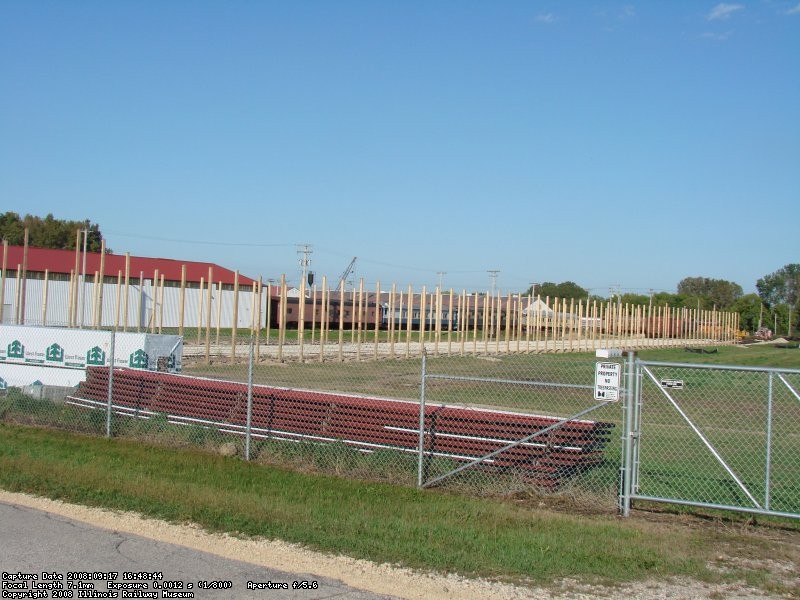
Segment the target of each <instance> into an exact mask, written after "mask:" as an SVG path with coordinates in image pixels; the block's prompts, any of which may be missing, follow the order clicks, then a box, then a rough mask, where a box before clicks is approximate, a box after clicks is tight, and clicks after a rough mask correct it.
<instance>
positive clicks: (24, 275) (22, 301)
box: [17, 227, 29, 325]
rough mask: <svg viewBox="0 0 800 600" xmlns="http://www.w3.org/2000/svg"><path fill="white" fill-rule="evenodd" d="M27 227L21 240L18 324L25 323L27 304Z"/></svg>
mask: <svg viewBox="0 0 800 600" xmlns="http://www.w3.org/2000/svg"><path fill="white" fill-rule="evenodd" d="M28 236H29V232H28V228H27V227H26V228H25V233H24V234H23V240H22V278H21V279H22V287H21V288H20V290H21V291H20V294H19V319H18V320H17V324H18V325H25V305H26V304H27V298H26V295H27V290H28Z"/></svg>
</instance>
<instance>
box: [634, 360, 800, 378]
mask: <svg viewBox="0 0 800 600" xmlns="http://www.w3.org/2000/svg"><path fill="white" fill-rule="evenodd" d="M636 362H637V363H639V364H640V365H645V366H648V367H681V368H686V369H706V370H709V371H713V370H717V371H750V372H753V373H790V374H792V375H800V369H782V368H778V367H742V366H738V365H704V364H697V363H678V362H660V361H655V360H640V359H636Z"/></svg>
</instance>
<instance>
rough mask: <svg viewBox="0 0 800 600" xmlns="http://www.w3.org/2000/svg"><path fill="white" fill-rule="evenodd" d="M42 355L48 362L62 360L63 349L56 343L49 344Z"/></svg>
mask: <svg viewBox="0 0 800 600" xmlns="http://www.w3.org/2000/svg"><path fill="white" fill-rule="evenodd" d="M44 357H45V359H46V360H48V361H50V362H64V349H63V348H62V347H61V346H59V345H58V344H51V345H50V346H48V347H47V351H46V352H45V355H44Z"/></svg>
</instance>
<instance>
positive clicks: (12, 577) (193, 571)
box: [0, 502, 389, 600]
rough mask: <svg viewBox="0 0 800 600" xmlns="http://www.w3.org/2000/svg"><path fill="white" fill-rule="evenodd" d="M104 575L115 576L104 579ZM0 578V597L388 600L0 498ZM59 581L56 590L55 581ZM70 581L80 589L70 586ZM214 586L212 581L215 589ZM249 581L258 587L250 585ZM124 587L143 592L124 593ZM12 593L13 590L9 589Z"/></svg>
mask: <svg viewBox="0 0 800 600" xmlns="http://www.w3.org/2000/svg"><path fill="white" fill-rule="evenodd" d="M76 573H77V574H79V575H78V577H77V578H75V577H74V576H73V577H72V578H70V574H76ZM126 573H132V574H145V575H142V578H136V577H134V576H130V577H126V576H125V574H126ZM107 574H111V576H116V578H115V579H113V580H110V579H108V575H107ZM146 574H156V575H155V577H159V575H158V574H160V578H155V579H151V578H145V577H146ZM32 575H36V577H37V579H35V580H33V579H28V578H26V576H32ZM48 575H49V577H47V576H48ZM0 576H1V577H2V581H0V587H1V588H2V590H1V591H0V595H2V598H31V597H34V598H35V597H40V598H54V597H62V598H81V597H83V598H91V597H116V598H124V597H156V598H166V597H170V596H169V594H168V592H165V590H164V588H165V587H169V586H171V589H170V590H169V591H170V592H182V593H185V594H189V593H191V595H185V596H183V597H189V598H203V599H206V598H262V599H263V598H291V599H303V600H312V599H314V600H316V599H322V598H337V599H343V600H378V599H387V598H389V597H388V596H382V595H379V594H374V593H372V592H366V591H363V590H357V589H355V588H351V587H348V586H346V585H345V584H343V583H342V582H340V581H336V580H334V579H326V578H320V577H316V576H313V575H309V574H303V573H286V572H282V571H277V570H273V569H268V568H265V567H262V566H259V565H253V564H249V563H247V562H241V561H236V560H229V559H226V558H222V557H219V556H216V555H214V554H209V553H206V552H200V551H197V550H193V549H189V548H185V547H183V546H178V545H174V544H168V543H163V542H159V541H155V540H151V539H148V538H145V537H141V536H138V535H132V534H129V533H124V532H119V531H112V530H108V529H101V528H98V527H94V526H92V525H89V524H87V523H83V522H81V521H75V520H72V519H69V518H66V517H62V516H60V515H55V514H51V513H47V512H43V511H40V510H36V509H33V508H28V507H25V506H19V505H14V504H6V503H2V502H0ZM46 577H47V578H46ZM79 582H81V583H79ZM248 582H250V584H249V585H248ZM59 584H60V586H61V588H59V587H58V586H59ZM110 584H111V585H110ZM117 584H122V585H125V584H136V585H139V586H141V587H140V588H139V589H135V590H134V589H129V590H124V588H116V589H113V590H112V589H110V588H111V587H114V586H115V585H117ZM42 585H45V586H50V587H51V589H46V588H38V589H37V588H36V586H42ZM71 585H72V586H77V585H82V586H84V587H83V588H82V589H76V588H75V587H73V588H72V589H70V587H71ZM214 586H218V589H215V587H214ZM257 586H260V589H252V588H254V587H257ZM267 586H270V587H267ZM127 587H129V588H130V587H133V586H130V585H128V586H127ZM287 588H288V589H287ZM39 590H43V591H46V592H47V595H39V596H37V595H36V592H37V591H39ZM110 591H116V592H117V596H107V595H106V594H108V593H109V592H110ZM125 591H132V592H143V593H146V594H150V595H144V596H142V595H138V596H137V595H134V596H130V595H127V594H125V593H124V592H125ZM25 592H30V593H28V594H25ZM54 592H55V593H54ZM62 592H63V593H62ZM16 593H21V595H15V594H16ZM153 593H155V596H153V595H152V594H153ZM178 597H179V596H178Z"/></svg>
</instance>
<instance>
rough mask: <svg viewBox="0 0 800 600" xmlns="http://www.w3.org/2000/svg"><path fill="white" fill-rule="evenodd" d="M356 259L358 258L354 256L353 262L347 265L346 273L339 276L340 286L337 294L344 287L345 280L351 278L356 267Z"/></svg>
mask: <svg viewBox="0 0 800 600" xmlns="http://www.w3.org/2000/svg"><path fill="white" fill-rule="evenodd" d="M356 258H358V257H357V256H354V257H353V260H351V261H350V264H349V265H347V268H346V269H345V270H344V272H342V274H341V275H339V286H338V287H337V288H336V291H337V292H338V291H340V290H341V289H342V287H343V286H344V281H345V279H347V278H348V277H349V276H350V273H352V272H353V269H354V268H355V266H356Z"/></svg>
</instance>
